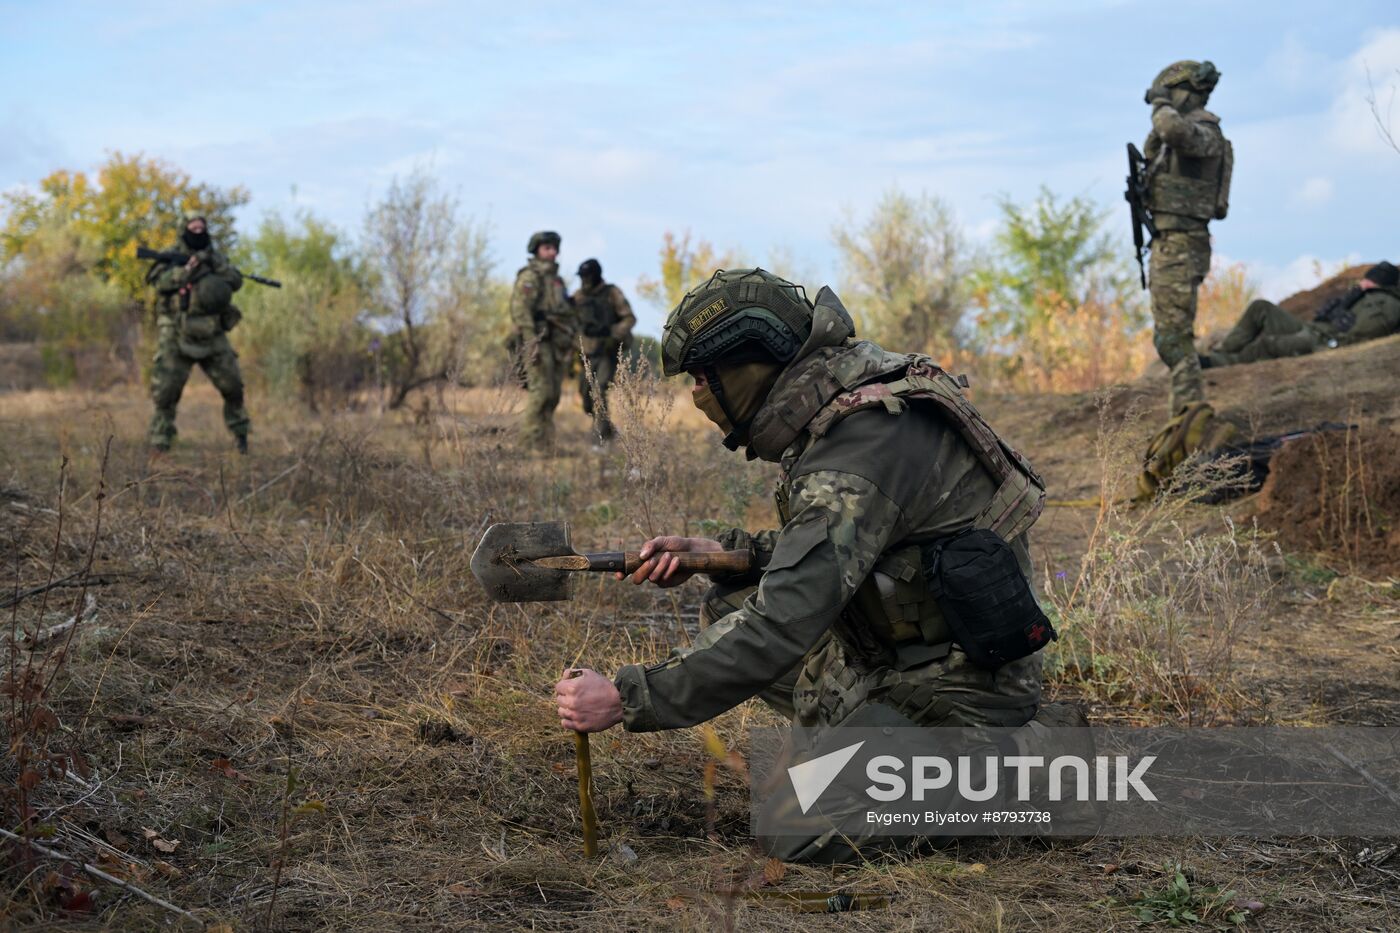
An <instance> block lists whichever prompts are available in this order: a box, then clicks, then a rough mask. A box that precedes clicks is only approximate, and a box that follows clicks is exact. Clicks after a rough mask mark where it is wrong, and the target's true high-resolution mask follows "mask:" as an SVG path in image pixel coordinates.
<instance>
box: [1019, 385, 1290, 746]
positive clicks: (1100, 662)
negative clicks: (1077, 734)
mask: <svg viewBox="0 0 1400 933" xmlns="http://www.w3.org/2000/svg"><path fill="white" fill-rule="evenodd" d="M1099 411H1100V426H1099V437H1098V441H1097V456H1098V460H1099V471H1100V495H1101V499H1100V504H1099V511H1098V515H1097V517H1096V521H1095V523H1094V527H1093V530H1092V532H1091V534H1090V539H1089V544H1088V548H1087V550H1086V552H1085V554H1084V556H1083V558H1082V559H1081V561H1080V566H1079V570H1078V573H1077V575H1076V577H1075V579H1074V580H1073V581H1072V582H1070V580H1069V575H1068V574H1067V573H1066V574H1062V575H1060V576H1059V577H1057V578H1056V579H1051V580H1048V581H1047V586H1046V592H1047V596H1048V598H1049V601H1050V603H1051V605H1052V606H1053V607H1054V609H1055V610H1056V612H1057V613H1058V615H1059V620H1060V634H1061V639H1060V641H1059V642H1058V643H1057V644H1056V645H1055V647H1054V650H1053V652H1052V654H1051V658H1052V659H1053V661H1052V664H1051V666H1050V673H1051V676H1052V677H1053V678H1055V679H1058V680H1060V681H1061V682H1064V683H1066V684H1069V685H1073V686H1075V687H1077V688H1079V689H1082V690H1085V691H1086V692H1088V693H1089V694H1090V695H1091V696H1093V697H1095V698H1096V699H1099V700H1104V701H1110V700H1111V701H1113V702H1115V703H1120V704H1121V703H1130V704H1132V705H1134V706H1136V707H1137V708H1138V709H1139V710H1140V711H1142V712H1143V713H1145V714H1146V715H1147V717H1148V718H1149V719H1150V720H1155V719H1159V718H1162V717H1166V718H1169V719H1171V720H1174V721H1179V722H1185V723H1187V724H1192V725H1199V724H1207V723H1216V722H1232V721H1237V720H1239V719H1241V718H1242V717H1246V716H1248V715H1250V713H1251V709H1250V707H1251V701H1250V699H1249V698H1248V697H1247V696H1246V695H1245V694H1244V692H1243V691H1242V690H1241V689H1240V687H1239V685H1238V683H1237V677H1236V674H1237V672H1236V670H1235V667H1234V655H1235V649H1236V647H1237V645H1238V643H1239V641H1240V640H1241V638H1243V637H1244V636H1245V635H1246V634H1247V633H1248V632H1249V631H1250V630H1251V628H1252V627H1253V626H1255V625H1256V624H1257V623H1258V621H1259V619H1260V617H1261V616H1262V614H1263V612H1264V611H1265V610H1266V608H1267V606H1268V602H1269V595H1270V589H1271V586H1272V584H1271V583H1270V579H1269V574H1268V567H1267V560H1268V557H1269V555H1270V554H1271V553H1273V552H1274V551H1275V550H1276V549H1275V547H1274V546H1273V544H1272V542H1271V541H1269V540H1267V539H1266V537H1265V536H1264V535H1263V534H1262V533H1261V532H1259V531H1258V529H1257V528H1255V527H1253V526H1250V527H1249V528H1240V527H1238V526H1236V525H1235V523H1234V522H1233V521H1231V520H1230V519H1229V518H1228V517H1227V516H1224V515H1221V514H1220V513H1218V512H1216V511H1213V510H1209V508H1208V507H1205V506H1200V505H1197V504H1195V500H1196V499H1197V498H1198V496H1199V495H1200V494H1201V492H1202V491H1203V490H1218V489H1219V484H1220V483H1236V482H1239V481H1240V480H1239V479H1238V470H1234V469H1231V468H1230V466H1229V465H1225V466H1222V465H1221V464H1218V463H1201V462H1197V461H1188V462H1187V463H1185V464H1183V465H1182V466H1181V467H1179V468H1178V470H1177V473H1178V474H1180V475H1173V477H1172V483H1171V484H1170V485H1169V486H1168V488H1166V489H1165V490H1163V491H1162V492H1161V493H1160V494H1159V495H1158V497H1157V498H1156V499H1155V500H1154V501H1153V502H1151V503H1148V504H1138V505H1133V504H1131V503H1130V502H1129V501H1128V499H1127V497H1126V495H1125V493H1126V492H1127V490H1128V489H1129V488H1130V487H1129V482H1130V481H1131V480H1132V478H1133V477H1134V476H1135V475H1136V471H1137V470H1138V469H1139V468H1140V464H1139V462H1138V459H1137V458H1138V448H1139V445H1140V437H1141V435H1140V431H1139V430H1137V429H1136V428H1137V425H1138V424H1139V423H1140V419H1139V417H1138V416H1137V413H1136V412H1135V411H1132V410H1130V411H1129V413H1128V415H1127V417H1126V418H1125V419H1124V420H1123V421H1122V422H1120V423H1117V424H1115V423H1113V421H1112V419H1111V418H1110V417H1109V399H1108V397H1107V396H1102V397H1101V398H1100V400H1099Z"/></svg>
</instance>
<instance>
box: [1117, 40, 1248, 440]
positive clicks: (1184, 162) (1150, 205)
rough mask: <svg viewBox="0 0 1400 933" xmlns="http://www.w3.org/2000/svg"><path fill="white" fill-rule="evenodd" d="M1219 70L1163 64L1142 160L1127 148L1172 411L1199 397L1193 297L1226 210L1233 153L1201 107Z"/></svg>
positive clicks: (1138, 239)
mask: <svg viewBox="0 0 1400 933" xmlns="http://www.w3.org/2000/svg"><path fill="white" fill-rule="evenodd" d="M1219 80H1220V72H1219V71H1217V70H1216V68H1215V66H1214V65H1213V64H1211V63H1210V62H1194V61H1179V62H1176V63H1175V64H1172V65H1169V66H1167V67H1166V68H1165V69H1164V70H1163V71H1162V72H1161V73H1160V74H1159V75H1157V78H1156V80H1155V81H1153V82H1152V87H1150V88H1148V90H1147V94H1146V101H1147V103H1149V104H1151V105H1152V132H1150V133H1149V134H1148V135H1147V142H1146V143H1145V144H1144V145H1143V152H1142V156H1141V157H1140V158H1141V160H1142V164H1136V163H1137V160H1135V159H1134V156H1135V154H1136V151H1135V150H1134V149H1133V148H1132V147H1131V146H1130V147H1129V178H1128V192H1127V198H1128V201H1129V203H1130V204H1132V207H1133V223H1134V231H1133V232H1134V237H1133V240H1134V243H1135V244H1136V245H1138V248H1139V251H1138V262H1139V263H1141V262H1142V252H1141V244H1142V230H1141V227H1142V226H1146V227H1147V228H1148V230H1149V232H1150V234H1151V237H1152V240H1151V250H1152V264H1151V277H1150V289H1151V292H1152V323H1153V338H1152V342H1153V343H1154V344H1155V345H1156V347H1157V355H1158V356H1160V357H1161V359H1162V362H1163V363H1166V364H1167V368H1168V369H1170V370H1171V411H1172V413H1173V414H1175V413H1176V412H1177V411H1178V410H1179V409H1180V408H1181V407H1182V406H1184V405H1187V404H1189V403H1191V402H1199V401H1203V400H1204V397H1205V392H1204V389H1203V388H1202V382H1201V367H1200V362H1199V360H1198V359H1197V356H1196V346H1195V325H1196V299H1197V292H1198V290H1199V288H1200V285H1201V282H1203V281H1204V280H1205V277H1206V274H1207V273H1208V272H1209V271H1210V231H1209V224H1210V221H1211V220H1223V219H1225V214H1226V212H1227V210H1228V209H1229V198H1230V174H1231V171H1232V169H1233V166H1234V152H1233V149H1232V148H1231V146H1230V141H1229V140H1227V139H1226V138H1225V135H1224V134H1223V133H1222V132H1221V131H1220V118H1219V117H1218V116H1216V115H1215V114H1213V113H1211V112H1210V111H1208V110H1206V109H1204V108H1205V104H1206V101H1207V100H1208V99H1209V97H1210V93H1211V91H1212V90H1214V89H1215V85H1216V83H1217V82H1218V81H1219Z"/></svg>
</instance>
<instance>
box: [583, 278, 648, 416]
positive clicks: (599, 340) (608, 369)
mask: <svg viewBox="0 0 1400 933" xmlns="http://www.w3.org/2000/svg"><path fill="white" fill-rule="evenodd" d="M573 303H574V307H575V308H577V309H578V312H579V324H580V326H581V327H582V329H583V355H584V356H585V357H587V359H588V368H587V369H583V368H580V370H579V379H578V391H579V394H580V395H582V396H583V410H584V413H585V414H589V415H593V429H594V430H595V431H596V432H597V434H598V436H599V437H600V438H602V439H604V440H607V439H608V438H610V437H612V435H613V426H612V420H611V419H610V418H608V412H607V397H608V386H610V385H612V382H613V379H614V378H615V377H616V376H617V355H618V352H619V351H621V350H624V349H626V348H627V347H629V346H631V344H632V328H633V327H634V326H636V323H637V318H636V317H635V316H634V315H633V314H632V306H631V305H630V304H628V303H627V298H626V297H625V296H624V295H623V294H622V289H620V288H618V287H617V286H616V285H611V284H609V283H607V282H599V283H598V284H597V285H592V286H589V285H584V286H583V287H581V288H579V290H578V291H577V292H575V293H574V297H573ZM589 370H591V371H592V373H593V381H594V383H596V385H597V394H598V396H599V397H600V398H601V399H602V400H603V405H601V406H596V407H597V410H596V411H595V406H594V403H593V386H591V385H589V380H588V373H589Z"/></svg>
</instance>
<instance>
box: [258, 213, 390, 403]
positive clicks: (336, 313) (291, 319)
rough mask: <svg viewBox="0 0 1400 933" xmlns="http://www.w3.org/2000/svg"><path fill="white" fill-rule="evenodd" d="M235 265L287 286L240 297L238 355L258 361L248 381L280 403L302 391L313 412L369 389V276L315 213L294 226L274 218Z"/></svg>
mask: <svg viewBox="0 0 1400 933" xmlns="http://www.w3.org/2000/svg"><path fill="white" fill-rule="evenodd" d="M236 259H237V261H238V263H239V264H240V265H241V266H242V267H243V268H247V269H257V270H258V272H259V273H260V274H262V275H266V276H270V277H272V278H275V279H278V280H280V281H281V282H282V288H261V287H259V286H256V285H253V286H251V287H249V288H245V289H243V290H242V291H241V292H240V293H239V295H238V305H239V307H240V308H241V309H242V311H243V322H242V324H240V325H239V331H238V336H239V341H238V342H239V348H240V350H241V352H242V353H243V354H244V355H245V356H246V357H248V358H250V359H252V360H255V361H256V365H255V366H251V367H249V368H248V370H247V372H246V373H245V376H246V378H248V379H249V380H250V381H254V382H257V383H261V384H262V385H264V386H266V387H267V388H268V389H269V390H271V392H272V393H273V394H275V395H280V396H289V395H292V394H294V393H295V392H296V391H297V390H298V389H300V390H301V392H302V394H303V397H304V398H305V399H306V401H307V402H308V403H309V404H310V406H311V408H312V409H313V410H315V409H317V408H318V407H319V405H320V404H321V403H323V402H329V403H331V404H336V403H341V402H345V401H347V400H348V395H349V394H350V393H353V392H354V391H356V390H357V389H360V388H364V387H366V386H367V385H368V383H369V381H370V379H371V378H372V375H373V373H372V369H371V365H370V356H369V344H370V340H371V339H372V337H373V332H372V331H371V330H370V329H369V327H367V326H366V324H365V322H364V321H363V320H362V318H363V317H364V315H365V312H366V308H367V304H368V278H369V276H368V273H367V271H366V269H365V263H364V260H363V259H362V258H361V257H360V255H359V253H358V250H357V249H356V247H355V244H353V243H352V242H351V241H349V240H348V238H347V237H346V236H345V234H344V233H342V232H341V231H339V230H337V229H336V228H334V227H333V226H331V225H330V224H328V223H326V222H325V221H324V220H321V219H319V218H317V217H316V216H315V215H313V214H311V213H309V212H303V213H301V214H299V215H297V216H296V218H295V219H294V220H292V221H288V220H286V219H285V218H283V217H282V216H281V215H279V214H275V213H274V214H270V215H268V216H267V217H266V218H264V219H263V221H262V223H261V224H260V225H259V227H258V229H257V230H256V231H255V232H254V233H253V234H252V235H251V236H249V237H245V238H244V240H243V241H242V243H241V244H240V246H239V249H238V252H237V253H236Z"/></svg>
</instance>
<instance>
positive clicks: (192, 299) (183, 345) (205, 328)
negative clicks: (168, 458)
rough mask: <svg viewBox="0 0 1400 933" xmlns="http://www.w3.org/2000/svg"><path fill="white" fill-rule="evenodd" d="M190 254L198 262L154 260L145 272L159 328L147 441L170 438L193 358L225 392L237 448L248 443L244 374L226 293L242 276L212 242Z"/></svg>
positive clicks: (161, 445) (164, 444)
mask: <svg viewBox="0 0 1400 933" xmlns="http://www.w3.org/2000/svg"><path fill="white" fill-rule="evenodd" d="M194 255H196V256H198V257H199V260H200V261H199V265H197V266H196V267H195V268H194V270H193V271H191V270H187V269H186V268H185V267H184V266H176V265H170V264H157V265H156V266H154V267H153V268H152V269H151V272H150V275H149V276H148V277H147V279H148V281H150V282H151V283H152V284H153V285H155V288H156V295H157V307H156V326H157V329H158V332H159V336H158V342H157V345H156V356H155V362H154V365H153V366H152V368H151V399H152V400H153V401H154V402H155V412H154V414H152V416H151V429H150V443H151V445H152V446H153V447H155V448H157V449H159V450H166V449H168V448H169V447H170V445H171V443H172V442H173V441H174V439H175V435H176V433H177V432H176V430H175V410H176V407H177V406H178V405H179V404H180V395H181V394H182V393H183V392H184V389H185V383H186V382H187V381H188V380H189V378H190V370H191V369H192V368H193V367H194V366H195V364H198V365H199V366H200V367H201V368H202V369H203V370H204V372H205V374H206V375H208V377H209V381H210V382H212V383H214V388H216V389H218V390H219V394H220V395H222V396H223V398H224V424H225V425H227V426H228V429H229V431H231V432H232V433H233V436H234V438H235V439H236V440H237V441H238V444H239V447H240V448H245V447H246V444H247V437H248V429H249V419H248V410H247V409H246V408H244V407H243V376H242V374H241V373H240V372H239V370H238V354H237V353H235V352H234V349H233V346H232V345H231V344H230V343H229V340H228V331H229V330H231V329H232V328H233V326H234V325H235V324H237V323H238V320H239V317H240V315H239V313H238V309H237V308H236V307H234V305H233V304H232V303H231V302H230V300H229V299H230V297H231V296H232V294H233V293H234V292H236V291H238V289H239V288H241V287H242V286H243V276H242V275H241V274H240V273H239V272H238V270H237V269H235V268H234V267H233V266H232V265H230V264H229V261H228V258H227V257H226V256H224V254H223V253H220V252H219V251H217V250H215V249H214V248H213V247H212V246H211V247H209V248H207V249H203V250H200V251H199V252H197V253H195V254H194Z"/></svg>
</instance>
